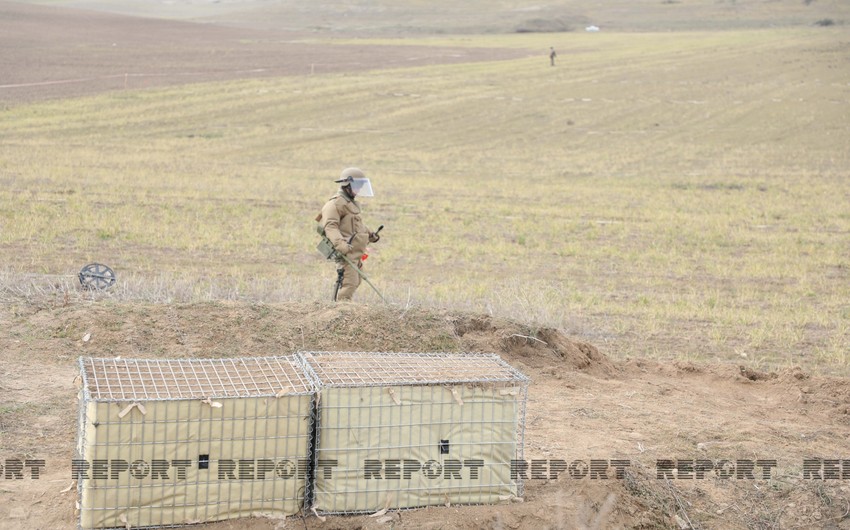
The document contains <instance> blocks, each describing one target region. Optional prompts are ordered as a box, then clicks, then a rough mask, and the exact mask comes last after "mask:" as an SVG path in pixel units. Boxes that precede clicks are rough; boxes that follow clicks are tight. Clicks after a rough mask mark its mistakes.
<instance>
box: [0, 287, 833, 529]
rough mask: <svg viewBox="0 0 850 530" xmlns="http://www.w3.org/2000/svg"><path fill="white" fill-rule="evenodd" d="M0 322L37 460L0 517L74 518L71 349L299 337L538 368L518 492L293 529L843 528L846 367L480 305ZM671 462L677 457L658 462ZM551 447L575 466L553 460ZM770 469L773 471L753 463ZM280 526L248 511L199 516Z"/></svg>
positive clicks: (158, 350) (196, 351) (22, 430)
mask: <svg viewBox="0 0 850 530" xmlns="http://www.w3.org/2000/svg"><path fill="white" fill-rule="evenodd" d="M0 324H2V325H1V326H0V329H2V331H0V346H2V348H3V350H2V352H3V353H2V356H0V387H2V393H0V396H2V397H0V460H3V459H10V458H30V459H33V458H41V459H44V460H45V461H46V464H45V467H44V469H43V471H42V475H41V476H40V477H39V480H32V479H27V480H5V481H3V482H1V483H0V528H73V527H74V524H75V523H74V521H75V519H74V499H73V492H71V491H65V490H66V488H68V486H69V485H70V482H71V481H70V474H69V471H68V462H69V461H70V459H71V458H72V454H73V445H74V439H75V432H76V410H77V403H76V389H75V383H74V378H75V376H76V373H77V364H76V363H77V358H78V357H79V356H81V355H83V356H95V357H107V356H122V357H125V358H128V357H143V358H149V357H155V358H190V357H224V356H265V355H280V354H289V353H292V352H294V351H297V350H332V351H468V352H489V353H498V354H499V355H501V356H502V358H503V359H505V360H506V361H508V362H509V363H511V364H512V365H513V366H515V367H516V368H518V369H520V370H521V371H523V372H524V373H526V374H527V375H528V376H530V377H531V379H532V384H531V386H530V388H529V396H528V409H527V414H526V418H525V419H526V433H525V436H526V437H525V440H526V451H525V456H526V458H527V459H528V460H536V461H538V462H540V466H541V467H539V468H537V472H535V473H532V474H531V475H530V476H529V477H528V478H529V480H527V481H526V488H525V495H524V498H523V502H510V503H506V504H502V505H497V506H446V507H432V508H427V509H420V510H411V511H404V512H400V513H399V512H391V513H389V514H387V515H385V516H384V517H381V518H369V517H365V516H356V517H328V518H327V519H326V520H325V521H324V522H322V521H320V520H319V519H318V518H316V517H315V516H312V515H310V516H307V517H306V518H304V519H303V520H297V519H294V520H293V519H290V520H288V521H287V523H286V526H287V527H292V528H301V527H305V528H325V529H330V528H435V529H436V528H463V529H472V528H491V527H492V528H529V529H531V528H534V529H537V528H687V527H692V528H795V527H796V528H810V527H815V528H850V382H848V381H847V380H844V379H833V378H821V377H816V376H810V375H809V374H806V373H803V372H801V371H799V370H793V369H791V370H787V371H784V372H781V373H761V372H757V371H754V370H752V369H749V368H747V367H741V366H732V365H710V364H706V365H702V364H694V363H682V362H671V363H661V362H654V361H652V362H650V361H644V360H639V359H630V360H623V361H613V360H611V359H610V358H609V357H608V356H606V355H604V354H603V353H602V352H599V351H598V350H597V348H595V347H594V346H592V345H591V344H587V343H585V342H582V341H580V340H576V339H574V338H571V337H567V336H565V335H564V334H563V333H561V332H560V331H558V330H554V329H535V328H531V327H529V326H527V325H523V324H520V323H517V322H514V321H508V320H501V319H494V318H491V317H489V316H487V315H479V314H465V313H458V312H453V311H426V310H421V309H409V310H406V309H403V308H393V309H389V308H383V307H367V306H360V305H356V304H354V305H337V306H331V305H325V304H283V305H250V304H237V303H211V304H193V305H145V304H130V303H118V302H112V301H108V300H104V301H99V302H91V301H85V302H84V301H81V300H68V299H63V298H57V299H55V300H47V301H41V302H38V303H33V302H30V301H11V302H9V303H6V304H4V306H3V307H2V309H0ZM817 458H825V459H832V460H837V461H838V466H839V467H838V469H839V470H841V469H842V468H841V465H842V463H844V462H846V467H845V469H846V472H847V474H846V476H844V477H841V476H840V472H839V477H838V478H837V479H828V480H817V479H816V476H817V475H809V476H806V474H805V473H804V469H803V464H804V462H805V461H806V460H807V459H817ZM592 461H595V462H597V463H599V462H603V463H604V465H605V471H604V473H603V475H604V476H603V475H598V476H596V477H595V478H590V476H588V475H587V474H585V475H582V473H581V470H582V469H583V468H582V466H583V465H590V464H591V463H592ZM668 461H672V462H674V470H665V471H659V470H660V469H661V468H662V467H664V466H665V465H667V464H664V462H668ZM689 461H692V462H693V464H694V465H695V468H691V467H688V462H689ZM773 461H775V463H770V462H773ZM560 462H563V463H566V464H568V465H571V466H572V464H575V466H573V467H570V468H569V469H568V470H564V469H563V468H560V469H559V468H558V466H559V465H563V464H559V463H560ZM617 462H620V464H618V465H619V466H620V468H619V469H620V470H621V473H619V475H620V476H617V475H618V473H617V469H618V468H617V467H616V465H615V464H616V463H617ZM624 462H625V464H623V463H624ZM759 462H760V463H759ZM748 466H749V467H748ZM765 467H767V468H768V470H769V473H770V477H771V478H770V480H764V479H763V478H762V477H763V475H762V473H763V472H764V469H765ZM696 468H699V470H697V469H696ZM665 469H666V468H665ZM830 469H831V468H821V469H820V471H822V472H823V471H829V470H830ZM559 471H560V472H559ZM659 476H660V478H659ZM827 476H828V474H827ZM278 524H279V522H275V521H267V520H264V519H248V520H240V521H231V522H225V523H217V524H211V525H208V526H205V528H206V527H208V528H211V529H213V528H221V529H224V528H228V529H249V528H250V529H259V528H275V526H276V525H278Z"/></svg>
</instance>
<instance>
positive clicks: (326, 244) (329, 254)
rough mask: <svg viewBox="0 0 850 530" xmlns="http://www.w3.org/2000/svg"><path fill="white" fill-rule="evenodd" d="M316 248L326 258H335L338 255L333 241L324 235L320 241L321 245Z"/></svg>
mask: <svg viewBox="0 0 850 530" xmlns="http://www.w3.org/2000/svg"><path fill="white" fill-rule="evenodd" d="M316 250H318V251H319V254H321V255H322V256H324V257H325V259H334V258H335V257H336V249H335V248H334V246H333V244H332V243H331V241H330V240H329V239H328V238H326V237H323V238H322V240H321V241H319V245H318V246H317V247H316Z"/></svg>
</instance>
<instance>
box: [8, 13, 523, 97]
mask: <svg viewBox="0 0 850 530" xmlns="http://www.w3.org/2000/svg"><path fill="white" fill-rule="evenodd" d="M310 37H311V35H309V34H295V33H286V32H274V31H263V30H255V29H237V28H227V27H222V26H214V25H212V24H196V23H189V22H180V21H169V20H158V19H145V18H138V17H129V16H121V15H112V14H105V13H98V12H94V11H84V10H74V9H64V8H54V7H44V6H34V5H26V4H18V3H14V2H6V1H1V0H0V105H3V104H5V105H6V106H8V105H11V104H18V103H22V102H31V101H39V100H44V99H56V98H64V97H74V96H82V95H90V94H96V93H99V92H104V91H110V90H122V89H125V88H131V89H138V88H152V87H161V86H170V85H179V84H185V83H199V82H208V81H222V80H229V79H244V78H259V77H279V76H285V75H308V74H311V73H316V74H327V73H339V72H352V71H363V70H372V69H378V68H398V67H413V66H422V65H428V64H444V63H445V64H449V63H468V62H474V61H484V60H486V61H491V60H494V59H511V58H517V57H525V56H527V55H528V52H525V51H522V50H505V49H483V48H482V49H473V48H448V47H440V48H438V47H423V46H369V45H363V46H357V45H351V44H346V45H345V46H335V45H331V44H326V45H320V44H316V43H304V42H298V41H299V40H303V39H305V38H310ZM0 108H2V107H0Z"/></svg>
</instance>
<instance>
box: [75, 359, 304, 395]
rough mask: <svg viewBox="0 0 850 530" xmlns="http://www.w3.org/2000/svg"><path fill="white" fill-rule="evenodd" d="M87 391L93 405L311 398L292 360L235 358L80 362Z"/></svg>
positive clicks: (298, 367)
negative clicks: (132, 402) (230, 398)
mask: <svg viewBox="0 0 850 530" xmlns="http://www.w3.org/2000/svg"><path fill="white" fill-rule="evenodd" d="M80 365H81V368H80V369H81V374H82V376H83V382H84V386H85V390H86V391H87V393H88V395H89V397H90V399H93V400H95V401H138V400H149V399H206V398H225V397H251V396H274V395H277V394H281V393H282V394H304V393H312V392H313V391H314V389H313V383H312V381H311V380H310V378H309V377H307V375H306V374H305V373H304V369H303V366H302V365H301V363H300V362H299V361H298V359H297V358H295V357H247V358H238V359H180V360H163V359H93V358H90V357H89V358H82V359H81V361H80Z"/></svg>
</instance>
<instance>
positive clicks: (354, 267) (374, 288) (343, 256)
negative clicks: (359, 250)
mask: <svg viewBox="0 0 850 530" xmlns="http://www.w3.org/2000/svg"><path fill="white" fill-rule="evenodd" d="M337 254H338V255H339V256H340V257H341V258H342V259H344V260H345V262H346V263H348V264H349V265H351V268H353V269H354V271H355V272H356V273H357V274H359V275H360V277H361V278H363V281H364V282H366V283H368V284H369V287H371V288H372V289H373V290H374V291H375V292H376V293H378V296H380V297H381V300H383V302H384V303H385V304H386V303H387V299H386V298H384V295H382V294H381V291H379V290H378V288H377V287H375V286H374V285H372V282H370V281H369V278H367V277H366V275H365V274H364V273H363V271H361V270H360V267H358V266H357V265H355V264H354V262H352V261H351V260H350V259H348V257H347V256H346V255H345V254H341V253H339V252H337Z"/></svg>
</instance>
